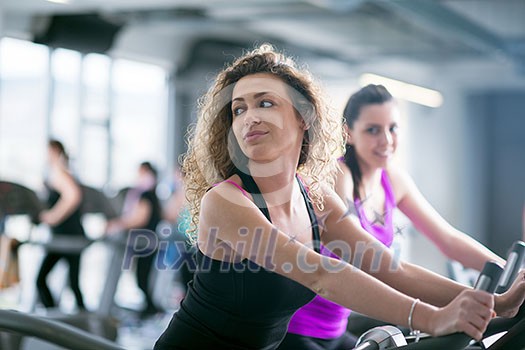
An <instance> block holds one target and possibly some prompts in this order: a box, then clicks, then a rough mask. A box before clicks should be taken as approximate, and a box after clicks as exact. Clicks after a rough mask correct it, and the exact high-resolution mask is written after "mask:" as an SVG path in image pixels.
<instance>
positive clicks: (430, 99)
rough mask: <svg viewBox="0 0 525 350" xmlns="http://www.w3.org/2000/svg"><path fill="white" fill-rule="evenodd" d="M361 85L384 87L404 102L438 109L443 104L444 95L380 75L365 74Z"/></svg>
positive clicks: (361, 79) (362, 76)
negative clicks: (379, 85)
mask: <svg viewBox="0 0 525 350" xmlns="http://www.w3.org/2000/svg"><path fill="white" fill-rule="evenodd" d="M359 84H360V85H361V86H365V85H368V84H381V85H384V86H385V87H386V88H387V89H388V91H390V93H391V94H392V96H394V97H396V98H401V99H403V100H407V101H411V102H415V103H418V104H421V105H424V106H428V107H432V108H437V107H439V106H441V105H442V104H443V95H441V93H440V92H439V91H436V90H432V89H427V88H424V87H421V86H417V85H413V84H409V83H405V82H403V81H400V80H395V79H391V78H386V77H383V76H380V75H376V74H371V73H365V74H363V75H361V77H360V78H359Z"/></svg>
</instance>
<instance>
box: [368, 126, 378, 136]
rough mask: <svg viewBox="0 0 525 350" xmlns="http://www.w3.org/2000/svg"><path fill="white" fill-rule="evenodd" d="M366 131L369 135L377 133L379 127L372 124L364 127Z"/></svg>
mask: <svg viewBox="0 0 525 350" xmlns="http://www.w3.org/2000/svg"><path fill="white" fill-rule="evenodd" d="M366 132H367V133H369V134H370V135H377V133H378V132H379V128H377V127H375V126H373V127H371V128H368V129H366Z"/></svg>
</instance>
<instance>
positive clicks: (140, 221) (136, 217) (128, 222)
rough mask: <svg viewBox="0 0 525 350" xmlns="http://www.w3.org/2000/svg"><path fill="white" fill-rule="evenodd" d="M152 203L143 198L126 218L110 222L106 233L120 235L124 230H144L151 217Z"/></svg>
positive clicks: (122, 217)
mask: <svg viewBox="0 0 525 350" xmlns="http://www.w3.org/2000/svg"><path fill="white" fill-rule="evenodd" d="M151 210H152V208H151V203H150V202H149V201H147V200H146V199H144V198H141V199H140V200H139V201H138V203H137V204H136V205H135V206H134V207H133V209H132V210H131V212H130V213H127V214H126V215H124V216H121V217H119V218H116V219H113V220H110V221H109V222H108V224H107V227H106V232H109V233H112V232H115V233H118V232H121V231H123V230H130V229H134V228H143V227H144V226H146V224H147V223H148V218H149V217H150V215H151Z"/></svg>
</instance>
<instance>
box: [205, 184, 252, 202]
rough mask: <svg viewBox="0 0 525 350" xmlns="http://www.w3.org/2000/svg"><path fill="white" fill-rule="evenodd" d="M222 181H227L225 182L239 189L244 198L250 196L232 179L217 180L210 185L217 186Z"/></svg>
mask: <svg viewBox="0 0 525 350" xmlns="http://www.w3.org/2000/svg"><path fill="white" fill-rule="evenodd" d="M223 182H227V183H229V184H231V185H233V186H235V187H237V188H238V189H239V190H241V192H242V194H243V195H244V196H245V197H246V198H248V199H250V196H249V195H248V192H246V191H245V190H244V188H242V187H241V186H240V185H239V184H237V183H235V182H234V181H232V180H224V181H221V182H217V183H216V184H213V185H212V187H215V186H218V185H220V184H222V183H223Z"/></svg>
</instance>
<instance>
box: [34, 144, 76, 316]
mask: <svg viewBox="0 0 525 350" xmlns="http://www.w3.org/2000/svg"><path fill="white" fill-rule="evenodd" d="M48 162H49V178H48V181H47V184H46V186H47V187H48V190H49V197H48V205H49V207H50V208H49V209H48V210H45V211H43V212H42V213H41V214H40V221H41V222H43V223H46V224H48V225H49V226H50V227H51V232H52V234H56V235H67V236H83V235H84V229H83V227H82V224H81V222H80V210H79V208H80V203H81V201H82V190H81V188H80V186H79V185H78V183H77V182H76V181H75V179H74V178H73V176H72V175H71V173H70V172H69V170H68V156H67V153H66V150H65V148H64V146H63V145H62V143H61V142H60V141H57V140H50V141H49V142H48ZM80 257H81V253H80V252H78V253H62V252H60V253H59V252H48V253H47V254H46V256H45V257H44V260H43V262H42V266H41V267H40V272H39V273H38V277H37V282H36V283H37V289H38V295H39V296H40V300H41V301H42V304H43V305H44V306H45V307H46V308H51V307H55V306H56V303H55V300H54V299H53V296H52V295H51V292H50V290H49V288H48V286H47V283H46V278H47V276H48V274H49V272H50V271H51V269H53V267H54V266H55V264H56V263H57V262H58V261H59V260H60V259H65V260H66V261H67V262H68V264H69V283H70V287H71V289H72V290H73V293H74V294H75V299H76V302H77V307H78V309H79V310H83V309H84V308H85V307H84V300H83V298H82V293H81V291H80V286H79V272H80Z"/></svg>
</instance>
